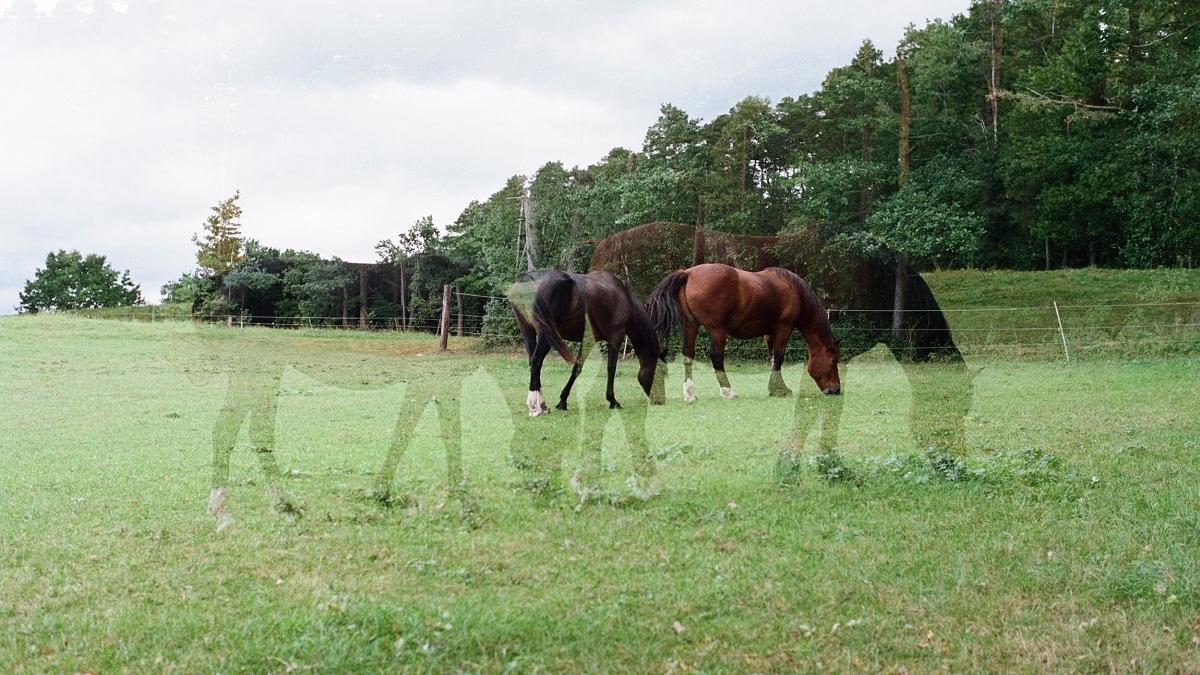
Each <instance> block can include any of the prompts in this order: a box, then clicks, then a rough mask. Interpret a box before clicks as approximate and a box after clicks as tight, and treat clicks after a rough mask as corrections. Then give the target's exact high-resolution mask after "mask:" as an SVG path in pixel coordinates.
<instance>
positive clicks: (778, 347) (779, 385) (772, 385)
mask: <svg viewBox="0 0 1200 675" xmlns="http://www.w3.org/2000/svg"><path fill="white" fill-rule="evenodd" d="M791 333H792V329H791V327H790V326H786V327H781V328H776V329H775V332H774V333H773V334H769V335H767V344H768V345H770V346H771V347H772V349H771V379H770V381H768V382H767V394H768V395H769V396H791V395H792V390H791V389H788V388H787V385H785V384H784V383H783V372H782V369H783V355H784V353H786V352H787V343H788V338H789V337H790V336H791Z"/></svg>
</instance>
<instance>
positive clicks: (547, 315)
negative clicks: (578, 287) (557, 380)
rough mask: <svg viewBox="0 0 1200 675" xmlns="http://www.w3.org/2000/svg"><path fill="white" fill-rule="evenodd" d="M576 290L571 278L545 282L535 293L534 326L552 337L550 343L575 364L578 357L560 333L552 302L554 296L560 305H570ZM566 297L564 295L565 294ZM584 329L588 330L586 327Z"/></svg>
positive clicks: (570, 362) (539, 331)
mask: <svg viewBox="0 0 1200 675" xmlns="http://www.w3.org/2000/svg"><path fill="white" fill-rule="evenodd" d="M574 290H575V282H574V281H572V280H571V279H570V278H567V279H562V280H555V281H551V282H548V283H546V284H543V285H542V287H541V288H538V289H537V292H536V293H534V295H533V317H532V319H533V326H534V328H535V329H537V332H538V333H539V334H541V335H545V336H546V337H547V338H549V339H550V344H552V345H554V349H556V350H557V351H558V353H559V355H561V356H562V357H563V359H565V360H566V361H567V363H569V364H571V365H575V363H576V361H577V359H576V357H575V355H574V354H572V353H571V349H570V348H569V347H568V346H567V343H566V341H565V340H563V338H562V335H560V334H559V333H558V326H557V325H556V323H555V321H554V309H553V306H552V304H551V302H550V300H551V298H552V297H554V299H555V300H557V301H558V304H560V306H568V305H570V302H571V293H572V291H574ZM564 295H565V296H566V297H563V296H564ZM584 330H587V329H586V327H585V328H584Z"/></svg>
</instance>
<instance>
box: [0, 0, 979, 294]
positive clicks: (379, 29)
mask: <svg viewBox="0 0 1200 675" xmlns="http://www.w3.org/2000/svg"><path fill="white" fill-rule="evenodd" d="M967 5H968V2H967V0H919V1H914V2H890V1H886V2H885V1H883V0H871V1H868V0H836V1H832V0H819V1H807V0H779V1H775V0H762V1H758V2H743V1H730V2H702V1H698V0H681V1H667V2H566V1H559V2H550V1H547V2H509V3H499V2H482V1H480V2H475V3H467V2H453V1H446V0H443V1H441V2H428V1H425V2H383V1H377V2H369V1H364V2H354V1H343V2H329V3H318V2H300V1H294V0H293V1H290V2H289V1H283V0H280V1H278V2H230V3H225V2H171V1H169V0H111V1H110V0H95V1H94V2H93V1H92V0H79V1H74V0H61V1H59V0H0V91H3V96H4V99H5V100H4V103H3V104H2V105H0V313H8V312H11V311H12V308H13V307H14V306H15V305H16V304H17V292H18V291H19V290H20V288H21V287H22V285H23V284H24V282H25V280H26V279H28V278H30V277H32V276H33V274H34V271H35V270H36V269H37V268H38V267H39V266H41V264H42V263H43V262H44V259H45V256H46V253H47V252H49V251H50V250H52V249H55V250H56V249H59V248H64V249H79V250H80V251H82V252H84V253H90V252H95V253H102V254H105V255H107V256H108V258H109V260H110V262H111V263H112V264H113V265H114V266H115V267H117V268H118V269H129V270H130V271H131V274H132V277H133V279H134V281H135V282H138V283H140V284H141V286H142V292H143V294H144V295H145V296H146V299H147V301H151V302H152V301H154V300H155V299H157V297H158V288H159V286H161V285H162V284H163V282H165V281H167V280H169V279H173V278H175V277H178V276H179V274H180V273H181V272H184V271H188V270H190V269H192V268H193V267H194V247H193V245H192V243H191V241H190V238H191V235H192V233H194V232H196V231H197V230H199V228H200V225H201V223H202V222H203V220H204V218H205V216H206V215H207V214H208V207H210V206H212V205H213V204H215V203H216V202H218V201H220V200H221V199H223V198H225V197H227V196H229V195H230V194H231V193H232V192H233V191H234V189H238V190H241V193H242V198H241V200H240V203H241V205H242V208H243V211H244V214H243V218H242V223H243V229H244V233H245V234H246V236H248V237H253V238H256V239H259V240H260V241H262V242H264V243H266V244H269V245H271V246H276V247H279V248H303V249H308V250H312V251H315V252H318V253H321V254H323V255H326V256H335V255H336V256H340V257H342V258H345V259H348V260H356V261H368V260H372V259H374V257H375V254H374V250H373V247H374V244H375V242H377V241H379V240H380V239H382V238H385V237H389V236H391V235H393V234H395V233H396V232H399V231H401V230H404V229H406V228H407V227H408V226H409V225H410V224H411V223H412V222H413V221H414V220H416V219H417V218H419V217H420V216H422V215H426V214H432V215H433V217H434V219H435V221H436V222H437V223H438V224H439V225H441V226H444V225H445V224H446V223H448V222H451V221H453V220H454V218H455V217H457V215H458V214H459V212H460V211H461V210H462V208H463V207H464V206H465V205H466V204H467V203H468V202H469V201H470V200H472V199H480V200H482V199H486V198H487V197H488V195H490V194H491V193H492V192H495V191H496V190H497V189H499V188H500V187H501V186H502V185H503V182H504V180H505V178H507V177H508V176H511V175H513V174H516V173H530V172H533V171H534V170H536V169H537V168H538V167H539V166H540V165H542V164H543V163H545V162H546V161H549V160H560V161H562V162H563V163H564V164H566V165H567V166H568V167H569V166H572V165H576V164H579V165H586V164H589V163H592V162H594V161H596V160H597V159H599V158H600V157H602V156H603V155H604V154H605V153H606V152H607V151H608V150H609V149H610V148H613V147H615V146H624V147H629V148H638V147H640V146H641V141H642V136H643V134H644V132H645V130H646V127H647V126H649V125H650V124H651V123H653V121H654V119H655V118H656V117H657V113H658V107H659V105H661V104H662V103H664V102H671V103H674V104H675V105H678V106H680V107H682V108H684V109H685V110H687V111H688V112H689V113H690V114H691V115H693V116H699V117H702V118H704V119H711V118H712V117H714V116H716V115H719V114H721V113H722V112H725V111H726V110H728V109H729V108H730V107H731V106H732V105H733V104H734V103H736V102H737V101H738V100H740V99H741V98H743V97H745V96H747V95H749V94H756V95H763V96H767V97H769V98H770V99H771V100H772V101H777V100H779V99H780V98H782V97H784V96H789V95H792V96H794V95H796V94H799V93H804V92H809V91H812V90H813V89H815V88H816V87H817V86H818V85H819V84H820V82H821V80H822V78H823V77H824V75H825V73H826V72H827V71H828V70H829V69H830V68H833V67H836V66H839V65H843V64H845V63H846V62H847V61H848V60H849V59H850V58H851V57H852V55H853V54H854V52H855V50H856V49H857V47H858V45H859V43H860V42H861V41H862V39H863V38H870V39H871V40H873V41H874V42H875V43H876V45H877V46H879V47H880V48H881V49H882V50H884V51H885V53H890V51H891V50H892V49H893V48H894V46H895V44H896V42H897V40H898V39H899V37H900V35H901V32H902V31H903V28H904V26H905V25H906V24H908V23H917V24H921V23H923V22H924V21H925V19H928V18H948V17H950V16H951V15H953V14H955V13H959V12H962V11H964V10H965V9H966V8H967Z"/></svg>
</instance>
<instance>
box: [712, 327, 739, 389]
mask: <svg viewBox="0 0 1200 675" xmlns="http://www.w3.org/2000/svg"><path fill="white" fill-rule="evenodd" d="M708 336H709V339H710V340H711V341H712V343H711V344H710V345H709V347H708V358H710V359H712V365H713V370H715V371H717V384H719V385H721V398H724V399H727V400H733V399H735V398H737V394H736V393H735V392H734V391H733V387H731V386H729V378H728V377H727V376H726V375H725V340H726V339H727V338H728V337H729V335H728V334H727V333H726V332H725V331H723V330H713V329H711V328H710V329H709V331H708Z"/></svg>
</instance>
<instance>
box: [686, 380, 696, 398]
mask: <svg viewBox="0 0 1200 675" xmlns="http://www.w3.org/2000/svg"><path fill="white" fill-rule="evenodd" d="M683 400H684V401H686V402H688V403H695V402H696V385H695V384H694V383H693V382H692V381H691V380H685V381H684V383H683Z"/></svg>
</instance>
